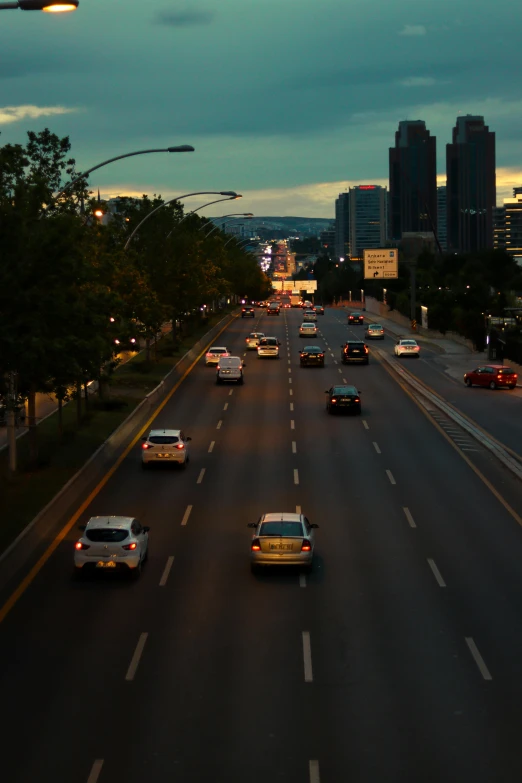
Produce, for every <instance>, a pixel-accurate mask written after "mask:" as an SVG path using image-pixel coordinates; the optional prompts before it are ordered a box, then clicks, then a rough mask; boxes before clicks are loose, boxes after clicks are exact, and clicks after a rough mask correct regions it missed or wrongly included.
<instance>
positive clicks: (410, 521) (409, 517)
mask: <svg viewBox="0 0 522 783" xmlns="http://www.w3.org/2000/svg"><path fill="white" fill-rule="evenodd" d="M402 510H403V511H404V514H405V516H406V519H407V520H408V524H409V526H410V527H412V528H415V527H417V525H416V524H415V520H414V519H413V517H412V515H411V511H410V509H409V508H407V507H406V506H403V507H402Z"/></svg>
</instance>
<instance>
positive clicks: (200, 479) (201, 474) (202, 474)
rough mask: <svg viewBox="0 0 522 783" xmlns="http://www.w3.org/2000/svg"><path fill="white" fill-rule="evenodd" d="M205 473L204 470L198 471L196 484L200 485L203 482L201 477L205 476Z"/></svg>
mask: <svg viewBox="0 0 522 783" xmlns="http://www.w3.org/2000/svg"><path fill="white" fill-rule="evenodd" d="M205 471H206V468H201V470H200V471H199V476H198V480H197V481H196V484H201V482H202V481H203V476H204V475H205Z"/></svg>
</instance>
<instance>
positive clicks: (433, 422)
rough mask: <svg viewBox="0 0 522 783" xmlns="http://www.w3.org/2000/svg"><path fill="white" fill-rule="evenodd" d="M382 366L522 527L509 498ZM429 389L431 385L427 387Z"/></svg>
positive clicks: (388, 369) (397, 379) (384, 365)
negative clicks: (506, 498)
mask: <svg viewBox="0 0 522 783" xmlns="http://www.w3.org/2000/svg"><path fill="white" fill-rule="evenodd" d="M379 362H380V364H381V365H382V367H383V368H384V369H385V370H386V372H387V373H388V374H389V375H390V376H391V377H392V378H393V379H394V380H395V381H396V382H397V383H398V385H399V386H400V387H401V389H402V390H403V391H404V392H405V393H406V394H407V395H408V397H409V398H410V399H411V400H413V402H414V403H415V405H416V406H417V407H418V408H419V410H420V411H422V413H423V414H424V415H425V416H426V418H427V419H428V421H429V422H431V424H433V426H434V427H435V429H436V430H438V431H439V432H440V434H441V435H442V437H443V438H444V439H445V440H446V441H447V442H448V443H449V444H450V446H451V447H452V448H453V449H454V450H455V451H456V452H457V454H458V455H459V456H460V457H462V459H463V460H464V462H466V463H467V465H468V466H469V467H470V468H471V470H472V471H473V472H474V473H475V474H476V475H477V476H478V478H479V479H480V480H481V481H482V482H483V483H484V484H485V485H486V487H487V488H488V489H489V490H490V492H492V493H493V495H494V496H495V497H496V499H497V500H498V501H499V502H500V503H501V504H502V505H503V506H504V508H505V509H506V511H507V512H508V514H510V515H511V516H512V517H513V519H514V520H515V522H517V524H519V525H520V527H522V517H520V516H519V515H518V514H517V512H516V511H515V509H514V508H512V507H511V506H510V505H509V503H508V502H507V500H504V498H503V497H502V495H501V494H500V493H499V492H498V491H497V490H496V489H495V487H494V486H493V484H492V483H491V482H490V481H489V479H487V478H486V477H485V475H484V474H483V473H482V471H481V470H479V468H477V466H476V465H474V464H473V462H472V461H471V460H470V458H469V457H467V456H466V455H465V454H464V453H463V452H462V451H461V450H460V448H459V447H458V446H457V444H456V443H455V442H454V441H453V440H452V439H451V438H450V436H449V435H448V434H447V433H446V432H445V431H444V430H443V429H442V427H441V426H440V425H439V424H438V423H437V422H436V421H435V419H434V418H433V417H432V416H431V415H430V414H429V413H428V411H427V410H426V409H425V408H424V406H423V405H422V404H421V403H420V402H419V401H418V400H417V399H415V395H414V394H413V393H412V392H411V391H410V390H409V389H408V388H407V386H406V385H405V384H404V383H401V381H400V380H399V377H398V376H397V373H396V372H394V371H393V370H392V369H391V368H390V367H387V363H386V362H384V361H381V360H379ZM427 388H428V389H429V387H427ZM417 394H420V392H417Z"/></svg>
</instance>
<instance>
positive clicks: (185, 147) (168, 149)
mask: <svg viewBox="0 0 522 783" xmlns="http://www.w3.org/2000/svg"><path fill="white" fill-rule="evenodd" d="M151 152H194V147H192V146H191V145H190V144H181V146H179V147H165V148H162V149H155V150H138V151H137V152H126V153H125V155H117V156H116V157H115V158H109V160H104V161H103V163H98V165H97V166H93V167H92V168H91V169H87V171H84V172H83V174H79V175H78V176H77V177H75V179H72V180H71V181H70V182H68V183H67V184H66V185H65V187H63V188H62V190H61V191H60V192H59V193H58V195H57V196H55V197H54V198H53V202H55V201H57V199H59V198H60V196H63V194H64V193H65V191H66V190H69V188H70V187H72V186H73V185H76V183H77V182H79V181H80V180H81V179H85V177H88V176H89V174H90V173H91V172H92V171H96V169H101V168H102V166H108V165H109V163H114V161H115V160H122V159H123V158H132V157H134V155H148V154H149V153H151ZM47 209H48V207H47Z"/></svg>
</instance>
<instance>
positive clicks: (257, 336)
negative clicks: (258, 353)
mask: <svg viewBox="0 0 522 783" xmlns="http://www.w3.org/2000/svg"><path fill="white" fill-rule="evenodd" d="M264 336H265V334H264V332H250V334H249V335H248V337H247V338H246V340H245V343H246V348H247V351H255V350H256V348H257V346H258V345H259V341H260V340H261V338H262V337H264Z"/></svg>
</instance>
